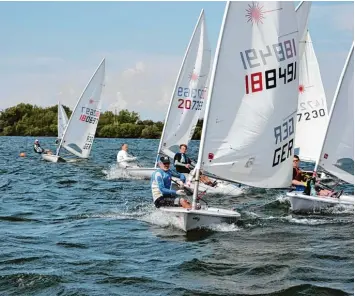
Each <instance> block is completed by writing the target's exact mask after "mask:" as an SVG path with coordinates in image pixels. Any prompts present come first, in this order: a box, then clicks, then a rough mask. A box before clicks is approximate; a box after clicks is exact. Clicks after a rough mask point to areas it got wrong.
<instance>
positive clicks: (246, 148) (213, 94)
mask: <svg viewBox="0 0 355 296" xmlns="http://www.w3.org/2000/svg"><path fill="white" fill-rule="evenodd" d="M298 38H299V37H298V28H297V20H296V13H295V10H294V6H293V3H292V2H254V1H253V2H251V1H247V2H244V1H243V2H227V5H226V9H225V13H224V18H223V22H222V27H221V32H220V35H219V40H218V44H217V50H216V55H215V60H214V66H213V70H212V77H211V82H210V87H209V90H210V91H209V94H208V99H207V105H206V110H205V117H204V118H205V123H204V125H203V130H202V137H201V142H200V149H199V155H198V161H197V165H196V168H197V174H196V183H197V184H196V186H195V190H194V194H193V203H192V209H184V208H176V207H161V208H160V210H161V211H164V212H166V213H168V214H170V215H171V217H172V218H173V219H174V224H175V225H176V226H177V227H179V228H181V229H182V230H184V231H189V230H191V229H195V228H199V227H207V226H210V225H211V224H215V223H223V222H227V223H230V222H234V221H236V220H238V219H239V218H240V214H239V213H238V212H236V211H232V210H228V209H222V208H211V207H207V205H206V206H201V208H200V209H198V208H199V207H197V206H196V205H197V202H198V187H199V173H200V169H203V170H205V171H208V172H210V173H212V174H214V175H216V176H218V177H221V178H225V179H229V180H230V181H233V182H236V183H242V184H246V185H249V186H253V187H261V188H283V187H286V186H289V185H290V183H291V180H292V169H291V168H292V159H293V148H294V146H293V144H294V137H295V124H296V113H297V102H298V73H297V72H298V71H297V69H298V67H297V64H298V48H297V46H296V44H297V45H298Z"/></svg>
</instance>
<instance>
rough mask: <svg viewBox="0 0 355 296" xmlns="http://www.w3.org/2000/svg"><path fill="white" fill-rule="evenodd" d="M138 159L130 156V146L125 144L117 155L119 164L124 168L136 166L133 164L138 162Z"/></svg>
mask: <svg viewBox="0 0 355 296" xmlns="http://www.w3.org/2000/svg"><path fill="white" fill-rule="evenodd" d="M136 161H137V157H134V156H131V155H129V154H128V144H126V143H124V144H122V145H121V150H120V151H118V153H117V162H118V164H119V165H120V166H121V167H123V168H126V167H130V166H136V163H135V164H132V162H136Z"/></svg>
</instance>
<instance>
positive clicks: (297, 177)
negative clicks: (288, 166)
mask: <svg viewBox="0 0 355 296" xmlns="http://www.w3.org/2000/svg"><path fill="white" fill-rule="evenodd" d="M292 179H293V180H297V181H300V182H304V181H306V178H305V177H304V175H303V173H302V171H301V170H300V169H299V168H293V178H292Z"/></svg>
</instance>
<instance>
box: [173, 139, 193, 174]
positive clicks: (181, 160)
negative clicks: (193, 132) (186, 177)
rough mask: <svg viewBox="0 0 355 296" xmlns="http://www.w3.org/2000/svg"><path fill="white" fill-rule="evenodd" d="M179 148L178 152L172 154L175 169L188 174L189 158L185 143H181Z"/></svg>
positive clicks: (189, 170)
mask: <svg viewBox="0 0 355 296" xmlns="http://www.w3.org/2000/svg"><path fill="white" fill-rule="evenodd" d="M179 148H180V152H178V153H176V154H175V156H174V165H175V169H176V171H177V172H179V173H183V174H189V173H190V172H191V168H190V166H191V159H190V158H189V157H187V155H186V151H187V145H186V144H181V145H180V147H179Z"/></svg>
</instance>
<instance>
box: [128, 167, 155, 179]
mask: <svg viewBox="0 0 355 296" xmlns="http://www.w3.org/2000/svg"><path fill="white" fill-rule="evenodd" d="M124 171H125V172H126V173H127V175H128V176H130V177H135V178H140V179H150V178H151V176H152V174H153V172H155V171H156V168H142V167H138V166H137V167H128V168H124Z"/></svg>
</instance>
